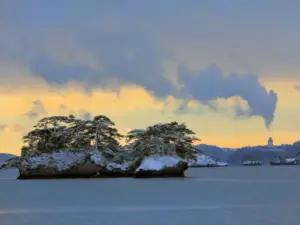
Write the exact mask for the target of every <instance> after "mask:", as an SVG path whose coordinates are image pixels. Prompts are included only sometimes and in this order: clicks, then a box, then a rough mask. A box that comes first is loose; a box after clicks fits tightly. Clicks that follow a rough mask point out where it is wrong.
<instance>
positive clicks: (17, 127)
mask: <svg viewBox="0 0 300 225" xmlns="http://www.w3.org/2000/svg"><path fill="white" fill-rule="evenodd" d="M8 127H9V130H10V131H11V132H16V133H21V134H22V135H25V134H26V133H27V132H28V130H29V128H28V127H26V126H24V125H22V124H11V125H9V126H8Z"/></svg>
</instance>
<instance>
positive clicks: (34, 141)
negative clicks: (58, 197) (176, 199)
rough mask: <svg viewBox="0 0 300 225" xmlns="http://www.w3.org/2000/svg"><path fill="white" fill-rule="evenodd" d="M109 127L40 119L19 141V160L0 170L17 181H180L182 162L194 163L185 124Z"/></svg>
mask: <svg viewBox="0 0 300 225" xmlns="http://www.w3.org/2000/svg"><path fill="white" fill-rule="evenodd" d="M114 125H115V124H114V123H113V122H112V121H111V120H110V119H109V118H108V117H106V116H103V115H99V116H95V117H94V118H93V119H92V120H82V119H78V118H76V117H75V116H74V115H69V116H52V117H46V118H43V119H41V120H40V121H38V123H37V124H36V125H35V126H34V129H33V130H32V131H30V132H29V133H28V134H27V135H25V136H24V137H23V140H24V146H23V147H22V151H21V156H18V157H13V158H11V159H9V160H7V161H5V162H4V163H3V164H2V165H1V166H0V169H8V168H17V169H18V170H19V177H18V178H19V179H45V178H91V177H136V178H141V177H183V176H184V172H185V171H186V170H187V169H188V162H190V161H195V160H196V159H197V154H196V153H197V152H196V149H195V148H194V146H193V142H194V141H195V140H198V139H197V138H195V137H193V136H192V135H194V132H193V131H192V130H190V129H188V128H187V127H186V125H185V124H179V123H177V122H170V123H165V124H156V125H153V126H149V127H147V128H146V129H137V130H132V131H130V132H129V133H128V134H127V135H121V134H120V133H119V132H118V130H117V129H116V128H114ZM121 138H125V140H126V145H121V144H120V143H119V140H120V139H121Z"/></svg>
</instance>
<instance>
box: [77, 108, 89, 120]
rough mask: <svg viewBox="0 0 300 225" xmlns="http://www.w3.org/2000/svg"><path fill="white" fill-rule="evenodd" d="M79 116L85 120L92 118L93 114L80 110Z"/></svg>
mask: <svg viewBox="0 0 300 225" xmlns="http://www.w3.org/2000/svg"><path fill="white" fill-rule="evenodd" d="M79 118H80V119H83V120H91V119H92V114H91V113H90V112H87V111H86V110H80V112H79Z"/></svg>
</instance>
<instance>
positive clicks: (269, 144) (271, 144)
mask: <svg viewBox="0 0 300 225" xmlns="http://www.w3.org/2000/svg"><path fill="white" fill-rule="evenodd" d="M273 146H274V143H273V139H272V138H271V137H269V140H268V147H273Z"/></svg>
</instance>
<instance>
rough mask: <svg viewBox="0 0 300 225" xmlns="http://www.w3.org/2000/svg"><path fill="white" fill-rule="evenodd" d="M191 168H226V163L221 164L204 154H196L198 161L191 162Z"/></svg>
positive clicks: (189, 163)
mask: <svg viewBox="0 0 300 225" xmlns="http://www.w3.org/2000/svg"><path fill="white" fill-rule="evenodd" d="M188 165H189V167H226V166H228V164H227V163H226V162H219V161H217V160H215V159H213V158H212V157H210V156H207V155H204V154H200V153H198V154H196V159H194V160H189V162H188Z"/></svg>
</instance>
